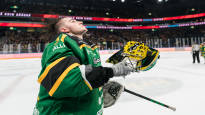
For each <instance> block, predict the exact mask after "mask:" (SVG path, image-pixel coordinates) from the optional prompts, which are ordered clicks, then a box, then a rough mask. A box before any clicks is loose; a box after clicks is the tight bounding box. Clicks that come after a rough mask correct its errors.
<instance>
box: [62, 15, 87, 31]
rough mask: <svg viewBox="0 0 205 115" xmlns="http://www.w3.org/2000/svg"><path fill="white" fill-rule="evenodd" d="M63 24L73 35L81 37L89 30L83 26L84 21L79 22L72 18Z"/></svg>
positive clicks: (64, 20)
mask: <svg viewBox="0 0 205 115" xmlns="http://www.w3.org/2000/svg"><path fill="white" fill-rule="evenodd" d="M63 24H64V26H65V28H66V29H67V30H68V32H69V33H72V34H76V35H81V34H84V33H86V32H87V31H88V30H87V28H86V27H85V26H84V25H83V22H82V21H77V20H74V19H71V18H64V19H63Z"/></svg>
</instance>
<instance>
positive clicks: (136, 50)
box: [106, 41, 159, 71]
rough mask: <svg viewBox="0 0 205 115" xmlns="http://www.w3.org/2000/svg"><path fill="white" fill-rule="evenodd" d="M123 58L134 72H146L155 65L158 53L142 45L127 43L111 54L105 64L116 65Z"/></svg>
mask: <svg viewBox="0 0 205 115" xmlns="http://www.w3.org/2000/svg"><path fill="white" fill-rule="evenodd" d="M125 58H127V59H128V60H129V62H131V66H132V67H133V68H134V69H135V70H136V71H147V70H149V69H151V68H152V67H154V65H155V64H156V62H157V60H158V58H159V51H158V50H156V49H153V48H150V47H148V46H147V45H145V44H144V43H139V42H136V41H129V42H127V44H126V45H125V46H124V47H123V48H122V49H121V50H120V51H118V52H117V53H115V54H113V55H112V56H111V57H110V58H109V59H108V60H107V61H106V62H108V63H112V64H117V63H119V62H121V61H122V60H124V59H125Z"/></svg>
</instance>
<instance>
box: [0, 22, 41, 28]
mask: <svg viewBox="0 0 205 115" xmlns="http://www.w3.org/2000/svg"><path fill="white" fill-rule="evenodd" d="M0 26H4V27H33V28H35V27H36V28H41V27H45V25H44V24H38V23H9V22H0Z"/></svg>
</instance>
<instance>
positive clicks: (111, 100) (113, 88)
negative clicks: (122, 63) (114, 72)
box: [103, 81, 124, 108]
mask: <svg viewBox="0 0 205 115" xmlns="http://www.w3.org/2000/svg"><path fill="white" fill-rule="evenodd" d="M123 91H124V87H123V86H122V85H121V84H119V83H118V82H115V81H110V82H108V83H106V84H105V85H104V86H103V97H104V108H106V107H110V106H112V105H114V104H115V102H116V101H117V100H118V99H119V97H120V95H121V93H122V92H123Z"/></svg>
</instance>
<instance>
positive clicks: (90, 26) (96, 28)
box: [86, 26, 97, 29]
mask: <svg viewBox="0 0 205 115" xmlns="http://www.w3.org/2000/svg"><path fill="white" fill-rule="evenodd" d="M86 28H96V29H97V26H86Z"/></svg>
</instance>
